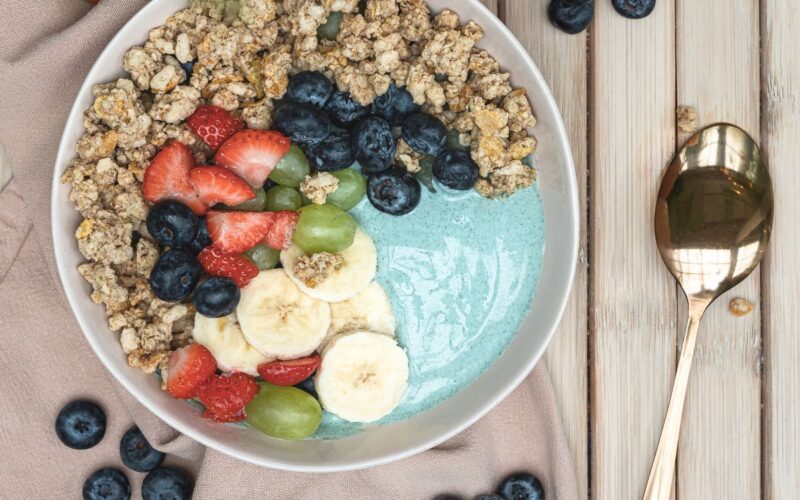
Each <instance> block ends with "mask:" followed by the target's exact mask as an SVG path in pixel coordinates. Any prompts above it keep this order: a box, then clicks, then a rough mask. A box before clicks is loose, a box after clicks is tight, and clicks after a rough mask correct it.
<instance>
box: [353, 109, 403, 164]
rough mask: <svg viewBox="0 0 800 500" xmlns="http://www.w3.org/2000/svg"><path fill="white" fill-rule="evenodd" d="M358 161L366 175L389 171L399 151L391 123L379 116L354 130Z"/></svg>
mask: <svg viewBox="0 0 800 500" xmlns="http://www.w3.org/2000/svg"><path fill="white" fill-rule="evenodd" d="M353 149H354V150H355V153H356V160H358V163H359V164H361V171H362V172H364V173H365V174H371V173H376V172H383V171H384V170H387V169H388V168H389V166H390V165H391V163H392V160H393V159H394V154H395V152H396V151H397V140H396V139H395V138H394V134H392V128H391V126H390V125H389V122H387V121H386V120H384V119H383V118H381V117H379V116H368V117H366V118H364V119H363V120H361V121H360V122H358V125H356V127H355V129H354V130H353Z"/></svg>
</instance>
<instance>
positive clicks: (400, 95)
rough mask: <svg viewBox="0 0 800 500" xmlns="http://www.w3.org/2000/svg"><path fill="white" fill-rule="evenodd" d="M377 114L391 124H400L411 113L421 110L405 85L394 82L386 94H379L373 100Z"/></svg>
mask: <svg viewBox="0 0 800 500" xmlns="http://www.w3.org/2000/svg"><path fill="white" fill-rule="evenodd" d="M372 105H373V109H374V110H375V114H377V115H379V116H381V117H383V118H385V119H386V121H388V122H389V124H391V125H394V126H400V125H402V123H403V120H405V118H406V117H407V116H408V115H410V114H411V113H416V112H417V111H419V105H418V104H417V103H415V102H414V98H413V97H411V94H410V93H409V92H408V90H406V88H405V87H398V86H397V85H395V84H394V82H392V84H391V85H389V90H387V91H386V93H385V94H383V95H379V96H378V97H376V98H375V102H373V104H372Z"/></svg>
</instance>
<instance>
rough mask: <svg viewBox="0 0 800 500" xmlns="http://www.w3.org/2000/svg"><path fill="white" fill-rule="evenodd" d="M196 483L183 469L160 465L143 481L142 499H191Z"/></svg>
mask: <svg viewBox="0 0 800 500" xmlns="http://www.w3.org/2000/svg"><path fill="white" fill-rule="evenodd" d="M193 489H194V485H193V484H192V481H191V480H190V479H189V476H187V475H186V474H185V473H184V472H183V471H180V470H178V469H173V468H172V467H159V468H157V469H153V470H152V471H150V472H149V473H148V474H147V475H146V476H145V478H144V481H142V500H165V499H169V500H191V498H192V490H193Z"/></svg>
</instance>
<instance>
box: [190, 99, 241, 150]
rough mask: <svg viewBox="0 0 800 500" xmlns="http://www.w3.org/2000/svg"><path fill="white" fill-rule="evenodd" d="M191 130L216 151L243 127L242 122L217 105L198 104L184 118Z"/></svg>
mask: <svg viewBox="0 0 800 500" xmlns="http://www.w3.org/2000/svg"><path fill="white" fill-rule="evenodd" d="M186 123H187V124H188V125H189V128H190V129H192V132H194V133H195V135H196V136H198V137H199V138H200V139H202V141H203V142H205V143H206V144H208V146H209V147H210V148H211V149H213V150H214V151H216V150H217V149H219V147H220V146H222V143H223V142H225V141H227V140H228V139H229V138H230V137H231V136H232V135H233V134H235V133H236V132H238V131H239V130H242V129H243V128H244V122H243V121H242V120H240V119H239V118H236V117H235V116H232V115H231V114H230V113H228V112H227V111H226V110H224V109H222V108H220V107H219V106H212V105H210V104H206V105H203V106H198V107H197V109H195V110H194V113H192V115H191V116H190V117H189V118H187V119H186Z"/></svg>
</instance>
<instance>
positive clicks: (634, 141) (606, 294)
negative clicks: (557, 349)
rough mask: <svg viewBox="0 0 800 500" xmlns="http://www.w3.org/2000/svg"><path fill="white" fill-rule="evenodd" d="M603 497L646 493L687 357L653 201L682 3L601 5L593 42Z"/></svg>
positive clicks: (593, 256) (595, 325)
mask: <svg viewBox="0 0 800 500" xmlns="http://www.w3.org/2000/svg"><path fill="white" fill-rule="evenodd" d="M590 47H591V67H592V69H591V73H592V77H591V79H590V80H591V85H590V90H589V92H590V100H591V111H592V113H591V114H590V125H589V127H590V179H591V183H590V190H591V194H590V199H592V200H593V201H592V207H591V214H590V223H589V227H590V238H591V243H590V251H591V253H590V273H591V274H590V293H591V294H592V302H591V303H590V306H591V309H590V317H591V319H592V323H591V326H592V328H591V346H592V352H591V360H592V368H591V369H592V374H591V389H592V408H591V414H590V415H591V420H590V425H591V430H592V434H591V436H592V455H591V462H592V463H591V470H592V481H591V482H592V488H591V494H592V498H595V499H598V500H621V499H634V498H641V496H642V494H643V493H644V487H645V484H646V482H647V476H648V473H649V470H650V464H651V462H652V460H653V455H654V453H655V450H656V446H657V443H658V438H659V435H660V432H661V424H662V420H663V418H664V414H665V412H666V408H667V404H668V399H669V394H670V390H671V384H672V379H673V375H674V370H675V362H676V352H675V351H676V350H675V341H676V316H677V307H676V300H675V299H676V293H675V285H674V281H673V280H672V278H671V277H670V276H669V273H668V272H667V271H666V269H665V267H664V265H663V264H662V263H661V260H660V258H659V256H658V251H657V249H656V245H655V241H654V238H653V228H652V226H653V224H652V217H653V207H654V206H655V198H656V193H657V190H658V184H659V181H660V179H661V174H662V171H663V169H664V166H665V165H666V164H667V162H668V161H669V160H670V158H671V156H672V154H673V152H674V147H675V3H674V0H660V1H659V2H658V3H657V4H656V8H655V10H654V11H653V13H652V14H651V15H650V16H649V17H647V18H646V19H642V20H637V21H632V20H629V19H625V18H623V17H622V16H620V15H619V14H617V13H616V12H615V11H614V9H613V8H612V6H611V2H595V20H594V24H593V27H592V34H591V37H590Z"/></svg>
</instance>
